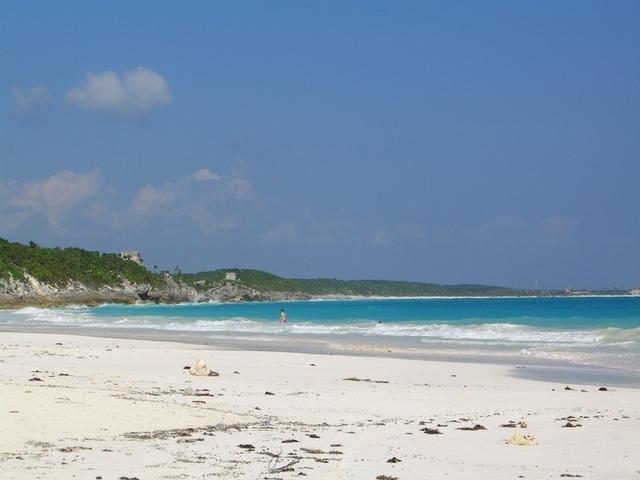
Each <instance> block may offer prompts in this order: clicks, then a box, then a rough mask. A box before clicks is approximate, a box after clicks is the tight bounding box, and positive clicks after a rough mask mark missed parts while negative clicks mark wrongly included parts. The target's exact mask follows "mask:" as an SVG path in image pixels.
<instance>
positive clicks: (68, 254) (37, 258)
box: [0, 238, 163, 287]
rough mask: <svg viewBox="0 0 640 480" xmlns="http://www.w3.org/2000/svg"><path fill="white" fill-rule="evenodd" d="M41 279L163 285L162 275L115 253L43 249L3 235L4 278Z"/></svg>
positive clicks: (0, 268) (92, 284)
mask: <svg viewBox="0 0 640 480" xmlns="http://www.w3.org/2000/svg"><path fill="white" fill-rule="evenodd" d="M25 272H26V273H28V274H29V275H31V276H33V277H35V278H36V279H38V280H40V281H41V282H45V283H48V284H51V285H56V286H64V285H66V284H67V283H68V282H69V281H77V282H80V283H83V284H84V285H87V286H89V287H100V286H105V285H108V286H115V285H120V284H122V281H123V279H126V280H128V281H130V282H132V283H148V284H151V285H160V284H161V283H163V282H162V276H161V275H159V274H155V273H152V272H150V271H149V270H147V269H146V268H145V267H143V266H141V265H138V264H137V263H135V262H132V261H131V260H124V259H122V258H120V256H119V255H118V254H115V253H100V252H91V251H88V250H83V249H81V248H64V249H61V248H43V247H40V246H38V245H36V244H35V243H34V242H29V245H28V246H27V245H23V244H21V243H11V242H9V241H7V240H5V239H3V238H0V278H4V279H7V278H9V276H13V278H15V279H17V280H22V279H24V273H25Z"/></svg>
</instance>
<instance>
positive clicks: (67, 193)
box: [5, 170, 100, 226]
mask: <svg viewBox="0 0 640 480" xmlns="http://www.w3.org/2000/svg"><path fill="white" fill-rule="evenodd" d="M99 188H100V174H99V173H98V172H97V171H94V172H90V173H74V172H71V171H68V170H65V171H61V172H58V173H56V174H54V175H51V176H50V177H48V178H46V179H44V180H41V181H33V182H29V183H26V184H24V185H22V186H20V187H19V188H17V191H15V192H14V194H13V195H12V196H11V197H10V198H9V200H8V202H6V204H5V208H11V209H12V210H13V211H14V213H20V214H21V216H22V217H23V218H27V217H29V216H32V215H34V214H40V213H42V214H44V215H45V216H46V217H47V219H48V221H49V224H50V225H52V226H59V225H60V223H61V219H62V217H63V215H64V213H65V212H66V211H67V210H69V209H71V208H73V207H75V206H76V205H79V204H80V203H82V202H83V201H84V200H86V199H87V198H90V197H92V196H94V195H95V194H96V193H97V192H98V190H99Z"/></svg>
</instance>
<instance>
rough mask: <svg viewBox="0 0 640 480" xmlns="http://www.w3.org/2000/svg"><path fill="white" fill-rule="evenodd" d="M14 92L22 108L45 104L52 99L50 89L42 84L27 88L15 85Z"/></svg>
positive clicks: (18, 104)
mask: <svg viewBox="0 0 640 480" xmlns="http://www.w3.org/2000/svg"><path fill="white" fill-rule="evenodd" d="M12 93H13V98H15V100H16V104H17V106H18V108H19V109H20V110H27V109H29V108H32V107H40V106H45V105H47V104H48V103H49V102H50V101H51V95H50V94H49V90H48V89H47V87H44V86H42V85H36V86H35V87H32V88H25V89H23V88H22V87H14V88H13V90H12Z"/></svg>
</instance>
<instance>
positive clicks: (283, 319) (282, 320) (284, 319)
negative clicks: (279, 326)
mask: <svg viewBox="0 0 640 480" xmlns="http://www.w3.org/2000/svg"><path fill="white" fill-rule="evenodd" d="M280 323H287V314H286V313H285V311H284V308H281V309H280Z"/></svg>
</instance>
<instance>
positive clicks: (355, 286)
mask: <svg viewBox="0 0 640 480" xmlns="http://www.w3.org/2000/svg"><path fill="white" fill-rule="evenodd" d="M230 271H232V272H236V273H237V278H238V279H237V282H236V283H238V284H239V285H242V286H245V287H248V288H253V289H255V290H258V291H261V292H289V293H298V292H299V293H302V294H307V295H374V296H393V297H396V296H397V297H409V296H472V295H487V296H488V295H492V296H493V295H495V296H500V295H522V294H524V293H525V292H523V291H521V290H513V289H510V288H504V287H493V286H486V285H439V284H435V283H421V282H399V281H388V280H337V279H334V278H317V279H288V278H282V277H278V276H277V275H273V274H271V273H267V272H262V271H260V270H249V269H241V268H240V269H221V270H214V271H211V272H200V273H195V274H180V275H178V276H177V278H179V279H180V280H182V281H184V282H186V283H188V284H190V285H192V286H194V287H195V288H196V289H198V290H200V291H202V290H206V289H207V288H211V287H212V286H214V285H216V284H218V283H219V282H221V281H223V280H224V278H225V274H226V272H230Z"/></svg>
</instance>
